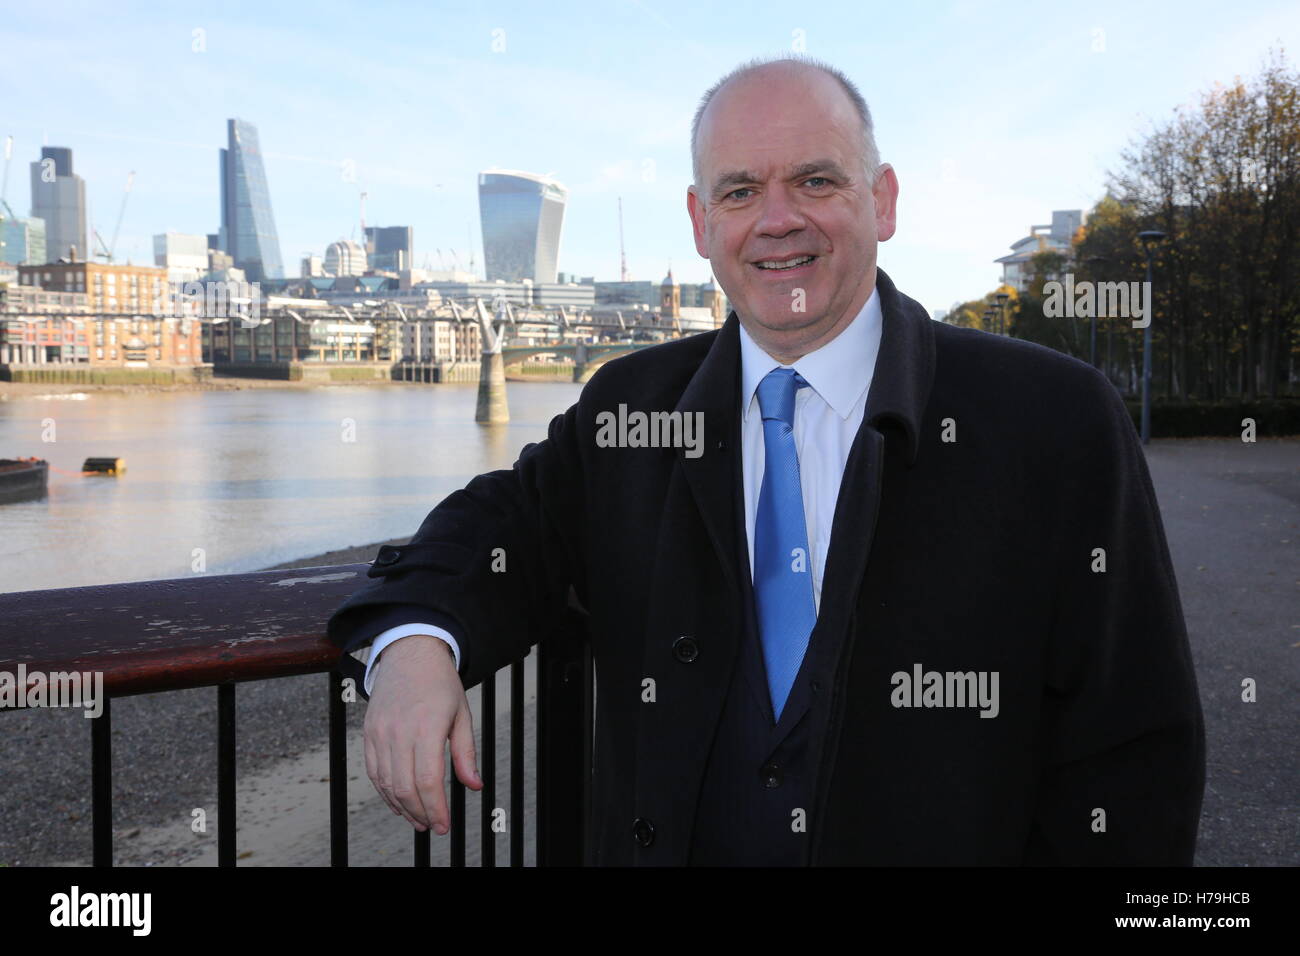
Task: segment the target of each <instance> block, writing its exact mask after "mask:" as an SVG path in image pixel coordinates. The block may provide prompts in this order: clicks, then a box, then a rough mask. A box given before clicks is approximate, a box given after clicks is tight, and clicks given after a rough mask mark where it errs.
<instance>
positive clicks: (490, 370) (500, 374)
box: [474, 352, 510, 425]
mask: <svg viewBox="0 0 1300 956" xmlns="http://www.w3.org/2000/svg"><path fill="white" fill-rule="evenodd" d="M474 421H476V422H481V423H483V424H486V425H497V424H504V423H505V422H508V421H510V406H509V404H508V403H507V402H506V362H505V356H504V355H502V354H501V353H500V352H484V353H483V358H482V360H481V362H480V364H479V376H478V411H477V412H476V413H475V415H474Z"/></svg>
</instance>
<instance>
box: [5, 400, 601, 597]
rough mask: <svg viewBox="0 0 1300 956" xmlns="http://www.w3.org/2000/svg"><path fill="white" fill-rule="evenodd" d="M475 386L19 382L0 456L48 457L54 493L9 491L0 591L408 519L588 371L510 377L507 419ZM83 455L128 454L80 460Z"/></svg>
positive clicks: (377, 528)
mask: <svg viewBox="0 0 1300 956" xmlns="http://www.w3.org/2000/svg"><path fill="white" fill-rule="evenodd" d="M477 388H478V387H477V385H379V386H342V385H336V386H325V387H319V388H303V387H286V388H274V387H258V388H248V389H239V390H229V391H199V390H196V391H175V392H165V391H140V392H108V391H103V392H97V391H90V390H88V391H86V392H81V393H71V394H63V395H50V396H45V397H35V396H20V397H10V399H9V400H8V401H3V402H0V458H15V457H31V456H34V457H39V458H45V459H46V460H48V461H49V463H50V466H51V470H50V480H49V494H48V496H47V497H44V498H40V499H33V500H31V501H25V502H19V503H11V504H0V591H25V590H34V589H44V588H60V587H79V586H82V585H90V584H111V583H118V582H123V581H141V580H150V579H159V578H176V577H187V576H190V575H192V574H195V573H199V572H202V573H207V574H230V573H236V572H243V571H254V570H258V569H260V568H264V567H268V566H270V565H274V564H277V563H280V562H283V561H290V560H294V559H297V558H302V557H306V556H309V555H315V554H321V553H324V552H326V551H331V550H334V549H337V548H344V547H349V546H354V545H362V544H369V543H371V542H378V541H383V540H386V539H389V538H395V537H401V536H405V535H411V534H414V532H415V530H416V529H417V528H418V527H419V525H420V522H421V521H422V520H423V519H424V517H425V515H426V514H427V513H428V512H429V510H430V509H431V508H433V507H434V506H435V505H436V504H437V503H438V502H439V501H441V500H442V499H443V498H444V497H446V496H447V495H448V494H450V493H451V492H452V491H455V490H456V489H457V488H460V487H463V486H464V485H465V483H466V482H468V481H469V480H470V479H471V478H472V477H473V476H474V475H477V474H479V473H481V472H484V471H491V470H493V469H496V468H508V467H510V466H511V464H513V462H514V461H515V459H516V458H517V457H518V454H519V451H520V449H521V448H523V446H524V445H525V444H527V443H528V442H532V441H540V440H542V439H543V438H545V437H546V431H547V426H548V425H549V423H550V420H551V419H552V418H553V417H554V416H555V415H557V414H559V413H561V412H563V411H564V410H565V409H566V408H567V407H568V406H569V405H571V404H572V403H573V402H575V401H576V400H577V398H578V394H579V392H580V391H581V389H582V386H581V385H576V384H569V383H533V382H511V383H510V385H509V401H510V414H511V422H510V424H508V425H493V426H485V425H479V424H476V423H475V422H474V409H475V402H476V398H477V394H478V392H477ZM49 439H53V440H49ZM91 457H116V458H122V459H124V460H125V463H126V472H125V474H124V475H122V476H120V477H116V478H105V477H82V476H80V474H79V472H80V470H81V465H82V462H84V461H85V459H86V458H91ZM56 469H57V470H56Z"/></svg>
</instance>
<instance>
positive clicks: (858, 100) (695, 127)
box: [691, 54, 880, 190]
mask: <svg viewBox="0 0 1300 956" xmlns="http://www.w3.org/2000/svg"><path fill="white" fill-rule="evenodd" d="M775 63H781V64H789V65H791V66H804V67H809V68H811V69H814V70H820V71H821V72H822V73H825V74H826V75H827V76H829V77H831V78H832V79H834V80H835V81H836V82H837V83H839V85H840V88H841V89H843V90H844V92H845V94H846V95H847V96H848V98H849V100H850V101H851V102H852V103H853V107H854V109H856V110H857V112H858V119H859V120H860V121H861V125H862V169H863V172H865V173H866V177H867V184H868V185H871V184H872V183H873V182H875V178H876V171H877V170H878V169H879V168H880V150H879V149H878V148H877V146H876V136H875V130H874V128H873V126H872V124H871V110H869V109H868V108H867V101H866V100H865V99H863V98H862V94H861V93H860V92H859V91H858V88H857V86H856V85H854V83H853V81H852V80H850V79H849V78H848V77H847V76H845V75H844V73H843V72H842V71H840V70H837V69H836V68H835V67H833V66H831V65H830V64H829V63H825V62H823V61H822V60H817V59H814V58H813V57H810V56H802V55H798V54H796V55H787V56H779V57H766V58H764V57H757V58H755V59H753V60H750V61H749V62H748V63H742V64H741V65H740V66H738V67H736V68H735V69H734V70H732V71H731V72H730V73H728V74H727V75H726V76H724V77H723V78H722V79H720V80H718V82H716V83H714V84H713V85H712V86H711V87H709V89H708V91H707V92H706V93H705V94H704V98H703V99H701V100H700V107H699V109H697V110H696V111H695V119H694V120H693V121H692V122H691V173H692V175H693V176H694V178H695V186H696V188H697V189H700V190H703V189H704V186H703V184H702V183H701V182H700V149H699V143H700V120H701V119H702V118H703V117H704V111H705V109H707V108H708V105H709V103H711V102H712V101H713V97H714V96H715V95H716V94H717V92H718V91H719V90H720V89H722V88H723V87H724V86H726V85H727V84H728V83H730V82H731V81H732V80H738V79H741V78H742V77H745V76H748V75H749V74H751V73H753V72H755V71H757V70H759V69H760V68H762V67H765V66H771V65H772V64H775Z"/></svg>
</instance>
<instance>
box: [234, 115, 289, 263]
mask: <svg viewBox="0 0 1300 956" xmlns="http://www.w3.org/2000/svg"><path fill="white" fill-rule="evenodd" d="M226 133H227V138H228V142H229V145H228V147H227V148H226V149H223V150H222V151H221V239H220V242H221V244H222V250H221V251H222V252H225V253H227V254H228V255H229V256H230V257H231V258H232V259H234V260H235V267H236V268H238V269H243V270H244V272H245V273H246V274H247V276H248V280H249V281H250V282H260V281H261V280H263V279H283V278H284V266H283V265H282V264H281V261H280V238H279V236H278V235H277V234H276V231H275V217H274V216H273V215H272V214H271V190H270V187H268V186H267V184H266V167H265V166H263V165H262V150H261V148H260V147H259V146H258V143H257V127H256V126H254V125H253V124H252V123H247V122H245V121H244V120H239V119H232V120H227V121H226Z"/></svg>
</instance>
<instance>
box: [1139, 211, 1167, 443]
mask: <svg viewBox="0 0 1300 956" xmlns="http://www.w3.org/2000/svg"><path fill="white" fill-rule="evenodd" d="M1138 238H1139V239H1140V240H1142V249H1143V251H1144V252H1146V255H1147V289H1148V290H1151V289H1153V286H1152V285H1151V247H1152V246H1154V245H1155V244H1156V243H1157V242H1163V241H1164V238H1165V234H1164V233H1163V232H1161V231H1160V230H1158V229H1146V230H1143V231H1142V232H1139V233H1138ZM1155 311H1156V304H1155V295H1154V294H1153V293H1151V292H1148V294H1147V315H1146V316H1145V318H1146V320H1147V325H1146V328H1144V329H1143V330H1142V444H1144V445H1145V444H1146V443H1147V442H1149V441H1150V440H1151V323H1152V321H1153V320H1154V319H1155Z"/></svg>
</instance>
